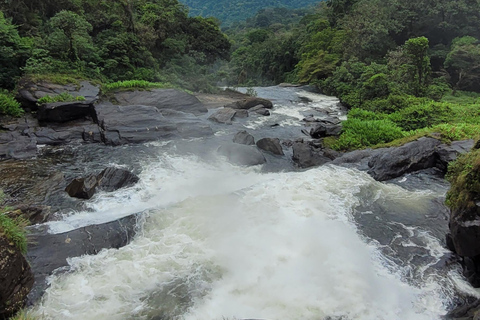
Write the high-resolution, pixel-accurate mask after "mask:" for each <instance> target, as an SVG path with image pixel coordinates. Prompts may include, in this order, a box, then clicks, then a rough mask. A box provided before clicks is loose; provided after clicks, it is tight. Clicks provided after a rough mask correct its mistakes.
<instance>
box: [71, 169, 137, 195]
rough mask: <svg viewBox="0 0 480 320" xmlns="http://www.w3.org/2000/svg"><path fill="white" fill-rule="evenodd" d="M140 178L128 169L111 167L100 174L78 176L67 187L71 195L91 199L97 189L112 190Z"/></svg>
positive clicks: (129, 184)
mask: <svg viewBox="0 0 480 320" xmlns="http://www.w3.org/2000/svg"><path fill="white" fill-rule="evenodd" d="M139 180H140V179H139V178H138V177H137V176H136V175H135V174H133V173H131V172H130V171H128V170H125V169H121V168H115V167H109V168H106V169H104V170H103V171H102V172H100V174H98V175H89V176H87V177H86V178H76V179H74V180H73V181H72V182H70V184H69V185H68V186H67V187H66V188H65V191H66V192H67V193H68V195H69V196H70V197H74V198H80V199H90V198H91V197H93V195H94V194H95V192H96V191H97V190H103V191H107V192H112V191H115V190H118V189H120V188H124V187H129V186H132V185H134V184H135V183H137V182H138V181H139Z"/></svg>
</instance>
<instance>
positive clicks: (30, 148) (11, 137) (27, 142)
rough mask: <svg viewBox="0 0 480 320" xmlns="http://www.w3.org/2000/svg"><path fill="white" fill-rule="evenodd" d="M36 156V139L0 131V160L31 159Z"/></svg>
mask: <svg viewBox="0 0 480 320" xmlns="http://www.w3.org/2000/svg"><path fill="white" fill-rule="evenodd" d="M36 155H37V139H36V138H35V137H32V136H25V135H22V133H21V132H15V131H13V132H10V131H7V132H2V131H0V160H5V159H16V160H23V159H31V158H34V157H35V156H36Z"/></svg>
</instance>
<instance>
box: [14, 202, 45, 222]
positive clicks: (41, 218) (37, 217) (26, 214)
mask: <svg viewBox="0 0 480 320" xmlns="http://www.w3.org/2000/svg"><path fill="white" fill-rule="evenodd" d="M6 214H7V215H8V216H9V217H10V218H12V219H15V218H22V219H25V220H27V221H29V222H30V223H31V224H32V225H33V224H38V223H43V222H46V221H48V218H49V217H50V214H51V210H50V207H49V206H44V205H25V204H21V205H17V206H15V208H13V210H10V211H8V212H7V213H6Z"/></svg>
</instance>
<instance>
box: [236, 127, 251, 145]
mask: <svg viewBox="0 0 480 320" xmlns="http://www.w3.org/2000/svg"><path fill="white" fill-rule="evenodd" d="M233 142H235V143H239V144H246V145H248V146H251V145H254V144H255V138H254V137H253V136H252V135H251V134H250V133H248V132H247V131H245V130H243V131H239V132H237V134H235V137H233Z"/></svg>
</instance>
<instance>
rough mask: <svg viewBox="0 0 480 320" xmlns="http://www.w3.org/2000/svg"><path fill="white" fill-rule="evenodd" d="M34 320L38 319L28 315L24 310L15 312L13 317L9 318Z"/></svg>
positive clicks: (12, 319) (13, 319)
mask: <svg viewBox="0 0 480 320" xmlns="http://www.w3.org/2000/svg"><path fill="white" fill-rule="evenodd" d="M36 319H38V318H35V317H34V316H32V315H30V314H29V313H28V312H27V311H25V310H20V311H19V312H17V314H16V315H15V316H13V317H11V318H10V320H36Z"/></svg>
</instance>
